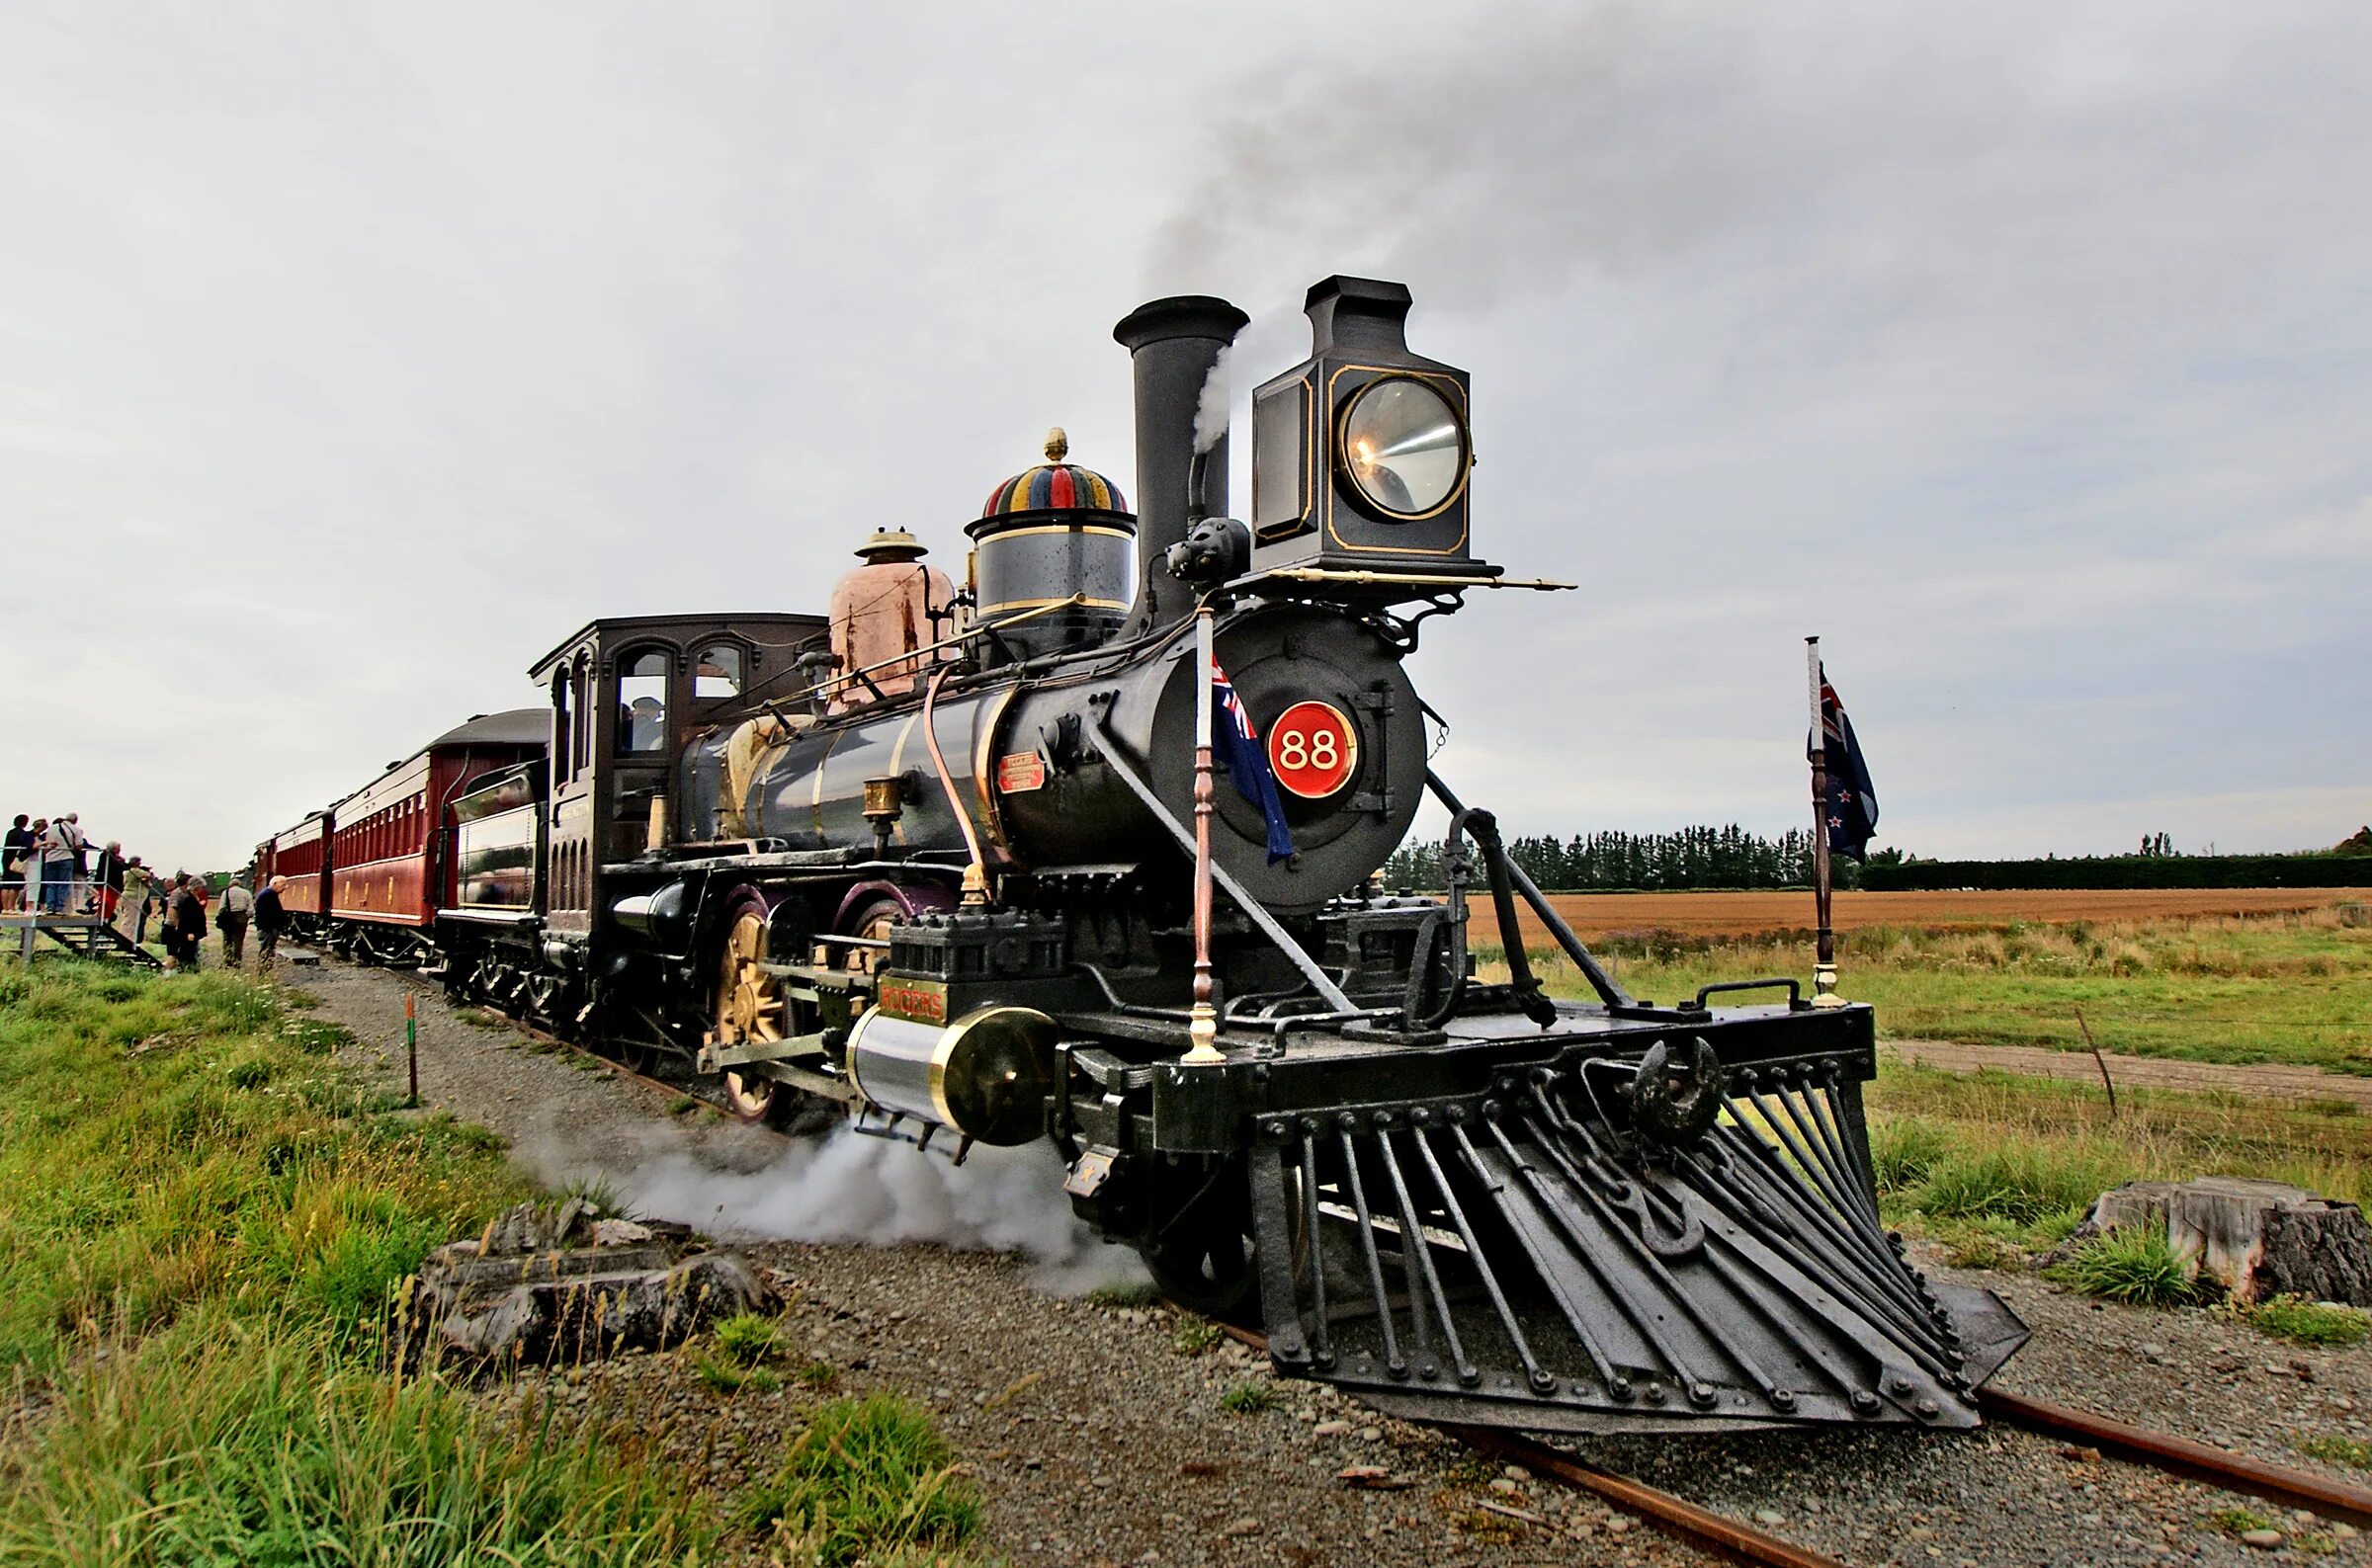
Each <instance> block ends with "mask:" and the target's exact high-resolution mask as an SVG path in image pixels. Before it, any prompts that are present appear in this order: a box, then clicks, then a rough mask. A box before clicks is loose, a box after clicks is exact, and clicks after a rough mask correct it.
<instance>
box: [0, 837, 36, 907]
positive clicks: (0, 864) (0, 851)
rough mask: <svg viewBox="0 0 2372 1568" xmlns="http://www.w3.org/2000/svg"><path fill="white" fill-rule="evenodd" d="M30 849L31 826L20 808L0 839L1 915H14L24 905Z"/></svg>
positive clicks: (31, 839)
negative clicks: (2, 838)
mask: <svg viewBox="0 0 2372 1568" xmlns="http://www.w3.org/2000/svg"><path fill="white" fill-rule="evenodd" d="M33 852H34V837H33V829H32V828H31V827H29V826H27V825H26V820H25V813H24V812H22V811H20V812H18V813H17V820H16V821H14V822H12V823H10V824H9V825H8V834H7V836H6V838H5V840H0V915H13V914H15V913H16V912H17V911H18V910H20V909H22V908H24V907H25V867H26V863H27V862H28V861H30V860H31V859H32V858H33Z"/></svg>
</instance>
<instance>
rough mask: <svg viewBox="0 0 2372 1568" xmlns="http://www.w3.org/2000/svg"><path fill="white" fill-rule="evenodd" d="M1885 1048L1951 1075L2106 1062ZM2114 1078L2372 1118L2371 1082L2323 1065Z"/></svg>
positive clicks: (2124, 1071) (1938, 1046)
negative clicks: (2319, 1104)
mask: <svg viewBox="0 0 2372 1568" xmlns="http://www.w3.org/2000/svg"><path fill="white" fill-rule="evenodd" d="M1878 1048H1879V1049H1880V1050H1882V1051H1891V1052H1893V1053H1894V1054H1895V1056H1896V1057H1897V1058H1898V1059H1900V1060H1902V1061H1904V1062H1906V1063H1909V1064H1911V1065H1914V1066H1919V1067H1934V1068H1938V1069H1941V1070H1942V1071H1944V1072H1948V1073H1974V1072H1979V1071H1982V1070H1983V1069H1985V1068H1988V1067H1991V1068H1994V1069H1996V1070H1998V1071H2000V1072H2005V1073H2019V1074H2023V1075H2025V1076H2027V1077H2030V1078H2064V1079H2072V1080H2075V1081H2078V1082H2082V1083H2092V1084H2096V1083H2098V1082H2099V1081H2100V1067H2099V1064H2098V1063H2096V1062H2094V1061H2093V1060H2092V1057H2091V1054H2090V1053H2089V1052H2087V1051H2061V1050H2051V1049H2048V1048H2046V1047H2044V1046H2040V1045H1963V1044H1960V1043H1958V1042H1956V1041H1953V1040H1937V1039H1898V1040H1883V1041H1881V1042H1880V1043H1879V1047H1878ZM2106 1060H2107V1062H2108V1075H2109V1078H2110V1080H2111V1081H2112V1082H2114V1083H2115V1084H2116V1085H2117V1087H2119V1088H2120V1089H2122V1088H2126V1087H2129V1086H2130V1087H2133V1088H2139V1089H2183V1090H2189V1091H2190V1092H2192V1093H2194V1094H2199V1093H2210V1092H2221V1093H2225V1094H2236V1095H2245V1096H2248V1097H2249V1098H2251V1099H2255V1100H2298V1101H2308V1100H2320V1101H2334V1100H2339V1101H2345V1102H2347V1103H2348V1104H2349V1105H2352V1106H2354V1107H2355V1108H2356V1110H2357V1112H2358V1113H2359V1114H2372V1078H2357V1077H2353V1076H2351V1075H2349V1074H2346V1073H2334V1072H2329V1071H2326V1070H2325V1069H2323V1068H2321V1067H2284V1066H2275V1065H2258V1066H2237V1065H2234V1064H2231V1063H2227V1062H2184V1061H2169V1060H2167V1059H2165V1058H2164V1057H2160V1056H2109V1057H2107V1058H2106Z"/></svg>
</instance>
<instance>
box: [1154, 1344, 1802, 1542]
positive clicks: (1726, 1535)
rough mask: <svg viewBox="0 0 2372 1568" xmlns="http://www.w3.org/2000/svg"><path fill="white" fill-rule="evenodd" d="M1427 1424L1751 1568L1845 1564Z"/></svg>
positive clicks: (1557, 1462)
mask: <svg viewBox="0 0 2372 1568" xmlns="http://www.w3.org/2000/svg"><path fill="white" fill-rule="evenodd" d="M1169 1305H1170V1307H1171V1308H1172V1309H1173V1310H1176V1311H1181V1312H1182V1311H1185V1310H1187V1309H1186V1308H1184V1307H1180V1306H1178V1304H1177V1303H1176V1302H1174V1301H1172V1302H1170V1303H1169ZM1219 1329H1220V1332H1221V1333H1223V1334H1225V1335H1227V1337H1228V1338H1229V1339H1231V1340H1233V1341H1235V1342H1236V1343H1237V1344H1239V1345H1247V1346H1249V1347H1251V1348H1252V1349H1253V1350H1256V1351H1261V1352H1266V1351H1267V1349H1268V1338H1267V1336H1266V1335H1263V1334H1259V1333H1256V1332H1254V1331H1253V1330H1251V1329H1245V1328H1237V1327H1236V1326H1235V1325H1234V1324H1232V1323H1222V1324H1220V1325H1219ZM1430 1425H1432V1426H1434V1428H1435V1430H1437V1431H1440V1432H1443V1433H1446V1434H1448V1435H1449V1436H1450V1437H1453V1438H1455V1439H1457V1440H1458V1441H1459V1442H1460V1443H1463V1444H1466V1445H1467V1446H1468V1447H1470V1448H1473V1449H1475V1450H1476V1451H1478V1452H1481V1453H1487V1454H1491V1455H1493V1456H1494V1457H1497V1458H1502V1459H1506V1460H1509V1461H1510V1462H1512V1463H1515V1464H1520V1465H1522V1466H1523V1467H1524V1468H1525V1469H1527V1470H1530V1471H1531V1472H1532V1473H1533V1474H1534V1475H1537V1476H1540V1477H1542V1478H1543V1479H1545V1480H1550V1481H1554V1482H1556V1483H1558V1484H1559V1485H1561V1486H1567V1487H1570V1488H1572V1489H1573V1490H1574V1491H1577V1492H1588V1493H1592V1494H1594V1495H1595V1496H1598V1497H1602V1498H1604V1499H1605V1500H1606V1501H1607V1502H1609V1503H1612V1504H1614V1505H1615V1506H1616V1507H1617V1508H1620V1509H1622V1510H1623V1511H1624V1512H1625V1513H1627V1514H1632V1515H1636V1516H1637V1517H1638V1518H1640V1519H1643V1520H1645V1521H1646V1522H1647V1523H1648V1524H1650V1525H1652V1526H1653V1527H1655V1528H1657V1529H1659V1530H1662V1531H1663V1532H1664V1533H1665V1534H1667V1535H1676V1536H1679V1537H1680V1538H1682V1539H1684V1540H1686V1541H1688V1542H1689V1543H1691V1544H1692V1545H1695V1546H1699V1547H1702V1548H1704V1549H1705V1550H1707V1551H1710V1552H1712V1553H1714V1554H1715V1555H1716V1556H1719V1557H1726V1558H1728V1559H1729V1560H1730V1561H1732V1562H1740V1563H1748V1564H1752V1565H1754V1568H1845V1565H1844V1564H1843V1563H1842V1562H1840V1561H1838V1560H1837V1559H1836V1558H1834V1557H1828V1556H1823V1555H1821V1553H1820V1552H1817V1551H1813V1550H1811V1549H1810V1548H1809V1547H1804V1546H1799V1545H1797V1544H1796V1543H1795V1542H1794V1541H1791V1540H1784V1539H1782V1538H1780V1537H1779V1536H1777V1535H1773V1534H1771V1533H1769V1532H1768V1531H1766V1530H1760V1529H1756V1528H1755V1527H1753V1526H1751V1525H1741V1524H1739V1523H1738V1522H1737V1520H1734V1519H1728V1518H1725V1517H1724V1516H1722V1515H1720V1514H1716V1513H1713V1512H1711V1511H1710V1510H1707V1509H1702V1508H1699V1507H1697V1505H1696V1504H1694V1503H1691V1502H1689V1501H1688V1500H1687V1499H1685V1498H1681V1497H1676V1496H1674V1495H1673V1494H1671V1493H1669V1492H1665V1491H1661V1490H1659V1489H1657V1488H1655V1487H1652V1486H1649V1485H1648V1484H1647V1483H1645V1482H1643V1481H1634V1480H1632V1479H1631V1478H1630V1477H1629V1476H1624V1475H1617V1474H1615V1473H1614V1472H1613V1471H1612V1470H1602V1469H1600V1468H1598V1467H1597V1466H1596V1465H1594V1464H1590V1463H1588V1462H1587V1461H1585V1460H1582V1459H1578V1458H1575V1457H1574V1456H1573V1455H1572V1454H1569V1453H1567V1452H1566V1451H1565V1450H1563V1449H1562V1448H1554V1447H1551V1446H1550V1445H1549V1444H1545V1443H1542V1442H1540V1441H1539V1440H1538V1439H1536V1438H1528V1437H1525V1436H1524V1435H1522V1434H1521V1433H1516V1432H1508V1431H1504V1430H1501V1429H1499V1428H1496V1427H1470V1426H1464V1425H1461V1424H1458V1423H1455V1422H1436V1423H1431V1424H1430Z"/></svg>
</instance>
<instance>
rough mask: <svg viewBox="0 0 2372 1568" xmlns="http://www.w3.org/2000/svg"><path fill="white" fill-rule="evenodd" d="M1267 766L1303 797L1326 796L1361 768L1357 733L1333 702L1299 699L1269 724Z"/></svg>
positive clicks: (1317, 797) (1284, 784)
mask: <svg viewBox="0 0 2372 1568" xmlns="http://www.w3.org/2000/svg"><path fill="white" fill-rule="evenodd" d="M1268 766H1269V767H1270V768H1271V769H1272V770H1274V771H1275V773H1276V776H1277V783H1278V784H1281V785H1283V786H1284V787H1285V788H1287V789H1290V790H1292V791H1293V792H1294V793H1295V794H1297V795H1300V796H1301V797H1302V798H1303V799H1305V800H1323V799H1325V798H1326V797H1327V796H1328V795H1331V794H1334V793H1336V792H1337V791H1339V790H1340V789H1341V788H1342V786H1343V785H1344V784H1349V783H1350V782H1351V775H1352V774H1354V773H1356V772H1357V771H1358V768H1359V732H1358V731H1357V730H1354V729H1353V728H1351V721H1350V720H1349V719H1347V718H1345V717H1343V716H1342V710H1341V709H1339V708H1337V707H1335V706H1334V705H1333V704H1332V703H1330V702H1296V703H1294V704H1293V706H1291V707H1289V708H1287V709H1286V710H1285V711H1284V712H1282V713H1279V714H1278V715H1277V720H1276V722H1275V723H1273V724H1271V725H1269V726H1268Z"/></svg>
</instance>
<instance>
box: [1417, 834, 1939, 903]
mask: <svg viewBox="0 0 2372 1568" xmlns="http://www.w3.org/2000/svg"><path fill="white" fill-rule="evenodd" d="M1507 858H1508V859H1509V860H1511V861H1513V862H1515V864H1516V865H1517V866H1519V867H1523V870H1524V874H1525V875H1527V876H1529V877H1531V878H1532V880H1533V881H1535V882H1537V883H1539V884H1540V885H1541V886H1542V887H1547V888H1557V889H1560V890H1564V891H1576V892H1577V891H1581V890H1583V889H1587V888H1609V887H1643V888H1688V887H1791V886H1802V885H1804V884H1806V883H1808V882H1810V881H1811V880H1812V835H1811V834H1810V833H1809V832H1806V831H1805V830H1803V829H1801V828H1791V829H1789V830H1788V831H1787V832H1785V833H1782V834H1781V835H1779V836H1778V837H1777V838H1775V839H1773V838H1765V837H1763V836H1762V835H1761V834H1759V833H1749V832H1747V831H1746V830H1745V829H1744V828H1741V827H1739V826H1738V825H1737V823H1735V822H1733V823H1731V824H1730V825H1729V826H1728V827H1721V828H1710V827H1694V828H1681V829H1680V830H1678V831H1677V832H1673V833H1590V834H1578V833H1577V834H1575V835H1573V836H1572V837H1571V838H1569V839H1564V840H1559V839H1555V838H1536V837H1525V838H1515V839H1510V840H1508V841H1507ZM1870 859H1871V862H1872V863H1873V864H1877V865H1893V864H1897V863H1900V862H1901V861H1902V859H1903V854H1902V852H1901V851H1900V850H1879V851H1876V852H1874V853H1873V854H1872V855H1871V857H1870ZM1832 870H1833V874H1834V878H1835V881H1836V885H1837V886H1839V887H1851V886H1854V885H1856V882H1857V874H1856V873H1857V871H1858V867H1855V865H1854V864H1853V863H1852V862H1851V861H1847V860H1842V859H1840V860H1837V861H1836V862H1835V863H1834V865H1833V867H1832ZM1384 881H1385V884H1386V885H1387V886H1390V887H1396V888H1397V887H1416V888H1437V887H1439V886H1441V885H1442V874H1441V842H1440V841H1439V840H1438V839H1433V840H1411V841H1409V842H1408V843H1407V844H1404V845H1402V846H1401V847H1400V848H1399V849H1398V851H1397V852H1395V853H1394V855H1393V857H1392V859H1391V860H1390V861H1388V862H1386V863H1385V866H1384Z"/></svg>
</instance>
